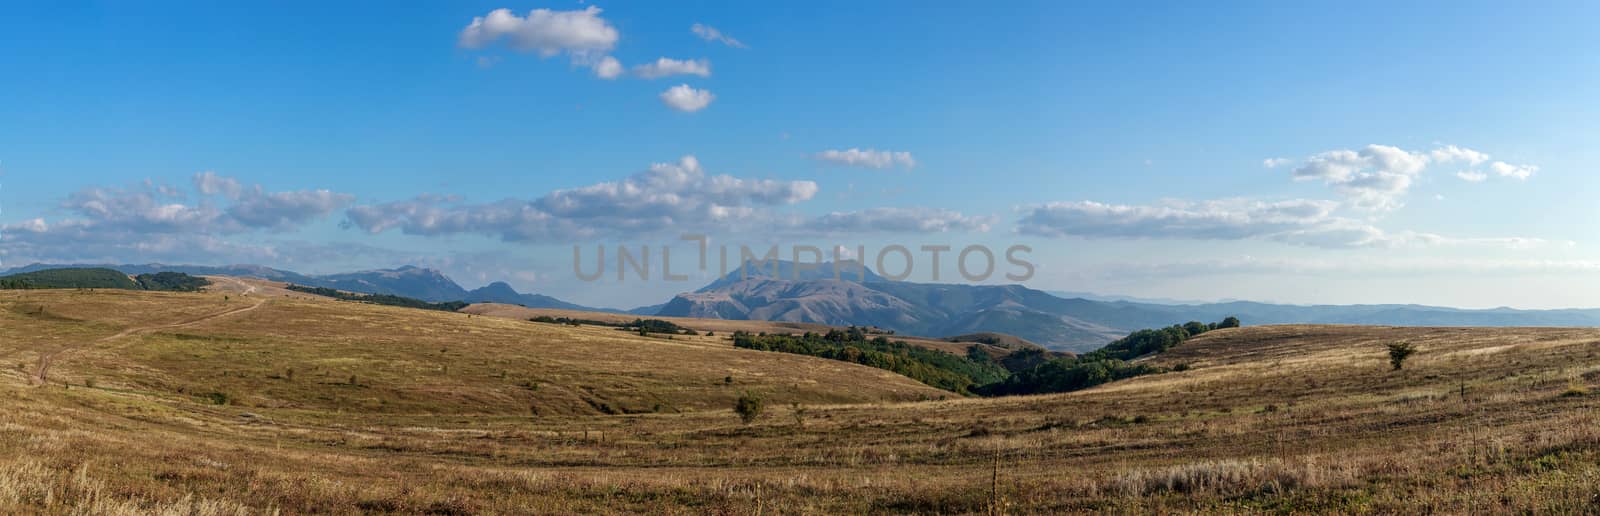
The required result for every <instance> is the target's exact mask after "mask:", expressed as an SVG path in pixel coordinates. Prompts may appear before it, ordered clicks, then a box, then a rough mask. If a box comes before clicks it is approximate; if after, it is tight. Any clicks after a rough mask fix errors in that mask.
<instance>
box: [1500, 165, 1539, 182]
mask: <svg viewBox="0 0 1600 516" xmlns="http://www.w3.org/2000/svg"><path fill="white" fill-rule="evenodd" d="M1489 170H1490V171H1492V172H1494V173H1495V174H1499V175H1500V177H1509V178H1513V179H1517V180H1526V179H1528V177H1529V176H1532V175H1533V173H1534V172H1538V171H1539V167H1538V166H1535V165H1512V164H1510V163H1506V162H1504V161H1496V162H1494V163H1490V164H1489Z"/></svg>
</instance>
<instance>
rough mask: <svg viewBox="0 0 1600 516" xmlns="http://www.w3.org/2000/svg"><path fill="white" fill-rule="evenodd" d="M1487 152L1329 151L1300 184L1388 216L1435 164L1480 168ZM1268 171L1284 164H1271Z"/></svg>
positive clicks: (1507, 171) (1310, 163) (1303, 173)
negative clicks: (1324, 188)
mask: <svg viewBox="0 0 1600 516" xmlns="http://www.w3.org/2000/svg"><path fill="white" fill-rule="evenodd" d="M1489 159H1490V156H1489V155H1488V154H1487V153H1484V152H1480V151H1477V150H1473V149H1467V148H1463V147H1457V146H1455V145H1444V146H1440V147H1438V148H1435V149H1433V150H1432V151H1428V152H1411V151H1406V150H1402V149H1400V148H1397V147H1391V146H1387V145H1368V146H1366V147H1362V148H1361V149H1360V150H1334V151H1328V152H1324V153H1321V154H1317V155H1315V156H1311V157H1310V158H1307V159H1306V162H1305V164H1303V165H1301V166H1299V167H1297V168H1295V169H1294V178H1295V179H1296V180H1303V181H1305V180H1312V181H1314V180H1320V181H1322V182H1323V183H1325V184H1327V185H1328V186H1330V187H1332V188H1333V190H1334V191H1335V192H1337V193H1339V194H1340V195H1342V196H1344V197H1345V199H1346V200H1347V202H1348V203H1349V204H1350V205H1351V206H1353V207H1356V208H1361V209H1365V210H1371V211H1386V210H1393V209H1396V208H1399V207H1401V206H1402V205H1403V204H1404V203H1403V202H1402V199H1403V198H1404V197H1405V195H1406V194H1407V193H1409V192H1410V190H1411V186H1412V185H1413V184H1415V183H1416V180H1417V178H1418V177H1420V176H1421V175H1422V173H1423V172H1424V170H1426V169H1427V168H1428V167H1429V166H1430V165H1434V164H1440V165H1445V164H1455V163H1461V164H1466V165H1467V166H1468V167H1475V166H1478V165H1481V164H1483V163H1485V162H1489ZM1265 163H1266V164H1267V165H1268V166H1269V167H1271V166H1275V164H1281V163H1282V161H1280V160H1277V159H1269V160H1267V161H1266V162H1265ZM1488 167H1489V170H1490V171H1491V172H1493V173H1494V174H1496V175H1498V176H1500V177H1508V178H1513V179H1518V180H1523V179H1527V178H1528V177H1529V176H1532V175H1533V173H1534V172H1537V171H1538V170H1539V167H1537V166H1533V165H1512V164H1509V163H1505V162H1503V161H1495V162H1492V163H1489V165H1488ZM1456 177H1459V178H1461V179H1462V180H1465V181H1470V182H1481V181H1483V180H1484V179H1487V178H1488V177H1489V176H1488V174H1486V173H1484V172H1480V171H1477V170H1471V169H1468V170H1463V171H1459V172H1457V173H1456Z"/></svg>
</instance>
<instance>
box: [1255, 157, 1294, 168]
mask: <svg viewBox="0 0 1600 516" xmlns="http://www.w3.org/2000/svg"><path fill="white" fill-rule="evenodd" d="M1293 162H1294V160H1292V159H1289V158H1267V159H1264V160H1261V166H1263V167H1267V168H1278V167H1281V166H1284V165H1288V164H1290V163H1293Z"/></svg>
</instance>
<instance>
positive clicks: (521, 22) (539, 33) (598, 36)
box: [457, 6, 618, 57]
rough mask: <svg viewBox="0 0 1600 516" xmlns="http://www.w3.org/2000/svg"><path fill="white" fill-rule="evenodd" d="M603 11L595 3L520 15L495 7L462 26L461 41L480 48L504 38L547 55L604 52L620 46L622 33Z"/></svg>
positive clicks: (540, 10) (512, 46)
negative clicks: (568, 9)
mask: <svg viewBox="0 0 1600 516" xmlns="http://www.w3.org/2000/svg"><path fill="white" fill-rule="evenodd" d="M600 12H601V10H600V8H599V7H594V6H590V7H588V8H586V9H583V10H576V11H552V10H549V9H534V10H532V11H530V12H529V13H528V16H527V17H520V16H517V15H516V14H514V13H512V12H511V10H510V9H495V10H493V11H490V12H489V14H487V15H485V16H479V17H476V18H473V19H472V23H471V24H469V25H467V27H466V28H465V29H462V30H461V34H460V36H459V37H458V39H457V44H459V45H460V46H461V47H463V48H473V49H476V48H484V47H486V46H489V45H491V44H493V43H496V42H498V41H500V40H502V39H504V40H507V41H508V43H507V45H508V46H510V47H511V48H513V49H516V50H521V51H527V52H538V53H539V55H541V56H543V57H551V56H555V55H557V54H561V53H567V54H574V55H584V54H601V53H605V52H609V51H610V50H611V49H612V48H613V47H615V46H616V44H617V39H618V34H617V29H616V28H615V27H612V26H611V23H610V22H607V21H606V20H605V19H604V18H601V17H600Z"/></svg>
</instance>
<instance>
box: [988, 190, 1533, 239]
mask: <svg viewBox="0 0 1600 516" xmlns="http://www.w3.org/2000/svg"><path fill="white" fill-rule="evenodd" d="M1338 206H1339V203H1337V202H1334V201H1323V200H1309V199H1293V200H1287V201H1274V202H1267V201H1252V200H1246V199H1224V200H1214V201H1200V202H1189V201H1167V202H1165V203H1162V204H1158V205H1117V204H1105V203H1098V202H1093V201H1080V202H1054V203H1049V204H1045V205H1040V206H1032V207H1028V208H1025V209H1024V215H1023V217H1022V219H1021V220H1020V221H1019V222H1018V228H1017V231H1018V232H1019V233H1022V234H1026V235H1035V236H1042V237H1067V236H1076V237H1084V238H1121V239H1194V240H1266V241H1274V242H1282V243H1286V244H1293V245H1301V246H1309V247H1322V248H1354V247H1432V246H1441V245H1482V246H1491V247H1508V248H1520V247H1526V246H1528V245H1530V244H1532V243H1535V242H1542V241H1538V240H1536V239H1523V238H1490V239H1460V238H1449V237H1444V236H1440V235H1435V234H1431V233H1418V232H1412V231H1401V232H1387V231H1384V230H1382V229H1379V228H1377V227H1375V226H1372V225H1370V224H1367V223H1364V222H1361V221H1357V220H1354V219H1349V218H1345V217H1339V216H1336V215H1334V211H1335V210H1336V209H1337V208H1338Z"/></svg>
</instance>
